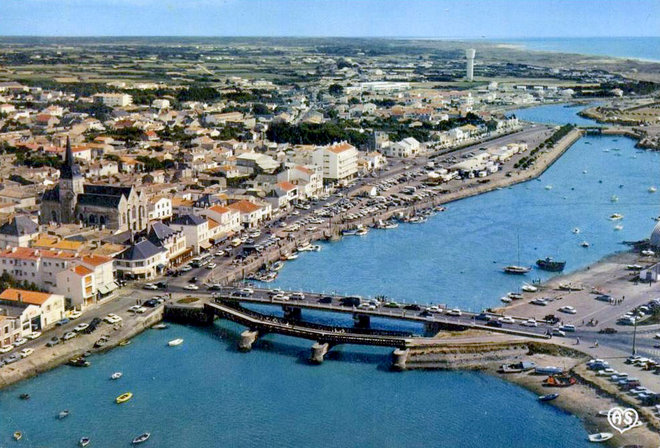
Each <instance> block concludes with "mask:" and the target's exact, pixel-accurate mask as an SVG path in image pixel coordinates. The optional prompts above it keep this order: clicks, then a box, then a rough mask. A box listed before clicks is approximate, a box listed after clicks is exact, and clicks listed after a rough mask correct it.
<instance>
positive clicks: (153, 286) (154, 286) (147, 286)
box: [142, 283, 158, 291]
mask: <svg viewBox="0 0 660 448" xmlns="http://www.w3.org/2000/svg"><path fill="white" fill-rule="evenodd" d="M142 289H146V290H149V291H153V290H156V289H158V286H156V285H154V284H153V283H147V284H146V285H144V286H142Z"/></svg>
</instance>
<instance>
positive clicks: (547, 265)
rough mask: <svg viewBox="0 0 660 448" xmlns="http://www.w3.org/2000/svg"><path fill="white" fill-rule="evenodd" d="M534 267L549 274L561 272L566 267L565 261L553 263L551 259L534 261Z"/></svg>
mask: <svg viewBox="0 0 660 448" xmlns="http://www.w3.org/2000/svg"><path fill="white" fill-rule="evenodd" d="M536 265H537V266H538V267H539V269H543V270H544V271H550V272H561V271H563V270H564V267H566V262H565V261H555V260H553V259H552V258H551V257H545V258H544V259H538V260H536Z"/></svg>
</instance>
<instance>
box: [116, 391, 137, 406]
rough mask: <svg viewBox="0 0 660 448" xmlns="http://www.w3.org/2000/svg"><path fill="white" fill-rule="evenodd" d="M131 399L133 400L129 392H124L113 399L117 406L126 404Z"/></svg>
mask: <svg viewBox="0 0 660 448" xmlns="http://www.w3.org/2000/svg"><path fill="white" fill-rule="evenodd" d="M131 398H133V394H132V393H131V392H125V393H123V394H121V395H120V396H118V397H117V398H115V402H116V403H117V404H122V403H126V402H127V401H128V400H130V399H131Z"/></svg>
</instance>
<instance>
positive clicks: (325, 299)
mask: <svg viewBox="0 0 660 448" xmlns="http://www.w3.org/2000/svg"><path fill="white" fill-rule="evenodd" d="M319 303H332V297H330V296H323V297H321V298H320V299H319Z"/></svg>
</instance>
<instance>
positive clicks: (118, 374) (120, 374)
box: [110, 372, 123, 380]
mask: <svg viewBox="0 0 660 448" xmlns="http://www.w3.org/2000/svg"><path fill="white" fill-rule="evenodd" d="M122 375H123V374H122V373H121V372H115V373H113V374H112V375H110V379H111V380H118V379H119V378H121V376H122Z"/></svg>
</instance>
